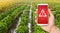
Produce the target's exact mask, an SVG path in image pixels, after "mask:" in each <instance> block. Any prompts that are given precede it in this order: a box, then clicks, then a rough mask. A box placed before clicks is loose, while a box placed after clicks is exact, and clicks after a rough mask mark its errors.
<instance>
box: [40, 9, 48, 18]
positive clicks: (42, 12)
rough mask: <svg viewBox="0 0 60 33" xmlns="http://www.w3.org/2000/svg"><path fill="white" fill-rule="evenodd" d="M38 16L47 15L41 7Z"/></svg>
mask: <svg viewBox="0 0 60 33" xmlns="http://www.w3.org/2000/svg"><path fill="white" fill-rule="evenodd" d="M39 17H47V15H46V13H45V11H44V10H43V9H42V10H41V13H40V14H39Z"/></svg>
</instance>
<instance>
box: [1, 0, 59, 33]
mask: <svg viewBox="0 0 60 33" xmlns="http://www.w3.org/2000/svg"><path fill="white" fill-rule="evenodd" d="M41 3H42V4H43V3H47V4H48V6H49V9H51V11H52V13H53V15H54V17H55V24H56V26H57V27H58V28H60V0H0V33H14V32H15V33H28V32H29V29H30V28H29V27H28V23H29V14H30V8H31V5H32V8H31V10H32V15H31V17H32V18H31V25H32V27H31V29H32V30H31V31H32V33H48V32H46V31H44V30H43V29H42V28H41V27H40V26H38V25H37V24H36V23H35V20H36V18H35V16H36V14H35V11H36V8H37V4H41Z"/></svg>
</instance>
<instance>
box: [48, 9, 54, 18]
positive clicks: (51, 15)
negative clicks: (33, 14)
mask: <svg viewBox="0 0 60 33" xmlns="http://www.w3.org/2000/svg"><path fill="white" fill-rule="evenodd" d="M48 11H49V14H50V17H54V15H53V14H52V12H51V10H50V9H48Z"/></svg>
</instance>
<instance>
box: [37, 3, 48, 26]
mask: <svg viewBox="0 0 60 33" xmlns="http://www.w3.org/2000/svg"><path fill="white" fill-rule="evenodd" d="M37 24H38V25H48V4H38V6H37Z"/></svg>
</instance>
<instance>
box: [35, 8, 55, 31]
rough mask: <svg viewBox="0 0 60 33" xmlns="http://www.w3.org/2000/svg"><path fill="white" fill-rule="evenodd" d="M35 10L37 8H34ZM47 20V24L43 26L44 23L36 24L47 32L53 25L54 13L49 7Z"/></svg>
mask: <svg viewBox="0 0 60 33" xmlns="http://www.w3.org/2000/svg"><path fill="white" fill-rule="evenodd" d="M36 11H37V10H36ZM48 11H49V15H50V16H49V20H48V25H46V26H44V25H38V26H41V28H42V29H43V30H45V31H47V32H50V31H51V29H52V27H53V26H55V24H54V15H53V14H52V12H51V10H50V9H49V10H48Z"/></svg>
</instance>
